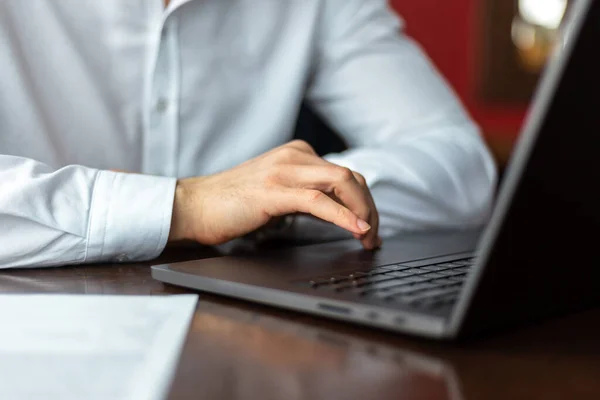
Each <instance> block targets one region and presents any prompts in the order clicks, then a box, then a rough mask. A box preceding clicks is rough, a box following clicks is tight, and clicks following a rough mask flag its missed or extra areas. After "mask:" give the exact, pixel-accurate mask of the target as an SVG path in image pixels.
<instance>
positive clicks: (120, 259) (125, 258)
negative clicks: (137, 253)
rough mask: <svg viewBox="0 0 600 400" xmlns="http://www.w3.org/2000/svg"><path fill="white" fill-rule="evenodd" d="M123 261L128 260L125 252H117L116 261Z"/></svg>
mask: <svg viewBox="0 0 600 400" xmlns="http://www.w3.org/2000/svg"><path fill="white" fill-rule="evenodd" d="M125 261H129V257H128V256H127V254H119V255H118V256H117V262H125Z"/></svg>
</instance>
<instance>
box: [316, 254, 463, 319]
mask: <svg viewBox="0 0 600 400" xmlns="http://www.w3.org/2000/svg"><path fill="white" fill-rule="evenodd" d="M474 262H475V259H474V258H466V259H460V260H454V261H445V262H440V263H436V264H431V265H423V266H418V267H414V266H406V265H402V264H394V265H385V266H381V267H376V268H373V269H370V270H368V271H352V272H348V273H344V274H340V275H334V276H324V277H318V278H314V279H312V280H309V281H307V282H306V283H308V285H309V286H310V287H312V288H314V289H315V290H331V291H334V292H338V293H347V294H352V295H356V296H358V297H371V298H377V299H381V300H384V301H386V302H390V303H394V302H396V303H403V304H408V305H410V306H413V307H418V308H429V309H435V308H442V307H445V306H452V305H454V303H455V302H456V300H457V299H458V295H459V293H460V291H461V289H462V286H463V283H464V281H465V278H466V276H467V273H468V271H469V269H470V267H471V266H472V265H473V263H474Z"/></svg>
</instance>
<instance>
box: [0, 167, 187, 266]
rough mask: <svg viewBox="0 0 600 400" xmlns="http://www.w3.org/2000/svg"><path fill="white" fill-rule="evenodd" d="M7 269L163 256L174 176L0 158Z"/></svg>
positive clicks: (1, 259)
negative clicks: (166, 176) (59, 166)
mask: <svg viewBox="0 0 600 400" xmlns="http://www.w3.org/2000/svg"><path fill="white" fill-rule="evenodd" d="M0 186H1V187H2V189H3V190H2V191H1V193H0V225H1V226H2V230H1V231H0V238H1V240H2V243H3V246H2V247H1V248H0V268H16V267H46V266H54V265H67V264H80V263H89V262H99V261H140V260H145V259H150V258H153V257H156V256H157V255H158V254H160V252H161V251H162V249H163V248H164V245H165V244H166V241H167V237H168V234H169V228H170V222H171V221H170V220H171V211H172V205H173V193H174V187H175V180H174V179H170V178H160V177H150V176H143V175H134V174H123V173H116V172H110V171H100V170H96V169H92V168H86V167H83V166H69V167H65V168H62V169H59V170H53V169H52V168H50V167H49V166H47V165H44V164H41V163H38V162H36V161H34V160H30V159H26V158H20V157H13V156H0Z"/></svg>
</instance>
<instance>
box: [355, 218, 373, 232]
mask: <svg viewBox="0 0 600 400" xmlns="http://www.w3.org/2000/svg"><path fill="white" fill-rule="evenodd" d="M356 226H358V229H360V230H361V231H363V232H366V231H368V230H369V229H371V225H369V224H367V223H366V222H365V221H363V220H362V219H360V218H359V219H358V221H357V222H356Z"/></svg>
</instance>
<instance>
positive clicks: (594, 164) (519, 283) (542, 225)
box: [152, 0, 600, 340]
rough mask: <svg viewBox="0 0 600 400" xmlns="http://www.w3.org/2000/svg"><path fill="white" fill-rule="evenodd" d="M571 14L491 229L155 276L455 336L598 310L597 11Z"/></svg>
mask: <svg viewBox="0 0 600 400" xmlns="http://www.w3.org/2000/svg"><path fill="white" fill-rule="evenodd" d="M574 7H575V8H574V9H572V13H571V14H569V16H570V18H569V21H568V23H567V25H566V34H565V35H564V38H563V40H564V41H563V42H561V45H560V46H559V48H558V50H557V51H556V52H555V54H554V56H553V58H552V60H550V62H549V64H548V65H547V66H546V70H545V71H544V74H543V77H542V80H541V82H540V83H539V85H538V88H537V90H536V93H535V97H534V101H533V105H532V108H531V110H530V113H529V115H528V118H527V121H526V123H525V125H524V128H523V131H522V132H521V134H520V137H519V140H518V143H517V146H516V148H515V150H514V152H513V154H512V156H511V160H510V162H509V165H508V168H507V171H506V175H505V178H504V180H503V182H502V186H501V188H500V191H499V194H498V196H497V199H496V204H495V207H494V211H493V214H492V216H491V218H490V220H489V223H488V224H487V225H486V226H485V227H483V228H482V229H481V230H460V231H446V232H421V233H413V234H405V235H399V236H397V237H393V238H387V239H386V241H385V243H384V246H383V247H382V249H380V250H378V251H372V252H369V251H364V250H362V249H361V247H360V244H359V243H358V242H357V241H340V242H333V243H326V244H319V245H314V246H303V247H296V248H288V249H280V250H274V251H270V252H263V253H257V254H255V255H246V256H234V255H230V256H225V257H217V258H212V259H205V260H196V261H190V262H183V263H172V264H166V265H155V266H152V276H153V278H155V279H157V280H160V281H162V282H165V283H170V284H173V285H178V286H183V287H187V288H191V289H194V290H199V291H205V292H211V293H217V294H221V295H225V296H232V297H236V298H239V299H244V300H248V301H253V302H258V303H263V304H267V305H272V306H276V307H283V308H287V309H290V310H295V311H300V312H306V313H311V314H315V315H320V316H324V317H327V318H333V319H337V320H342V321H347V322H351V323H356V324H362V325H366V326H372V327H377V328H383V329H386V330H391V331H395V332H401V333H405V334H409V335H415V336H419V337H426V338H431V339H446V340H452V339H462V338H470V337H473V336H476V335H482V334H487V333H490V332H493V331H497V330H504V329H510V328H511V327H515V326H518V325H521V324H526V323H531V322H534V321H540V320H543V319H545V318H548V317H550V316H556V315H561V314H564V313H569V312H574V311H576V310H581V309H584V308H587V307H592V306H595V305H598V304H600V253H599V251H598V249H599V248H600V234H599V228H600V167H599V162H598V160H599V159H600V57H598V54H597V53H598V50H597V49H598V44H597V43H598V41H599V40H600V24H599V23H598V21H600V3H599V2H598V1H595V0H579V1H577V2H575V3H574Z"/></svg>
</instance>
